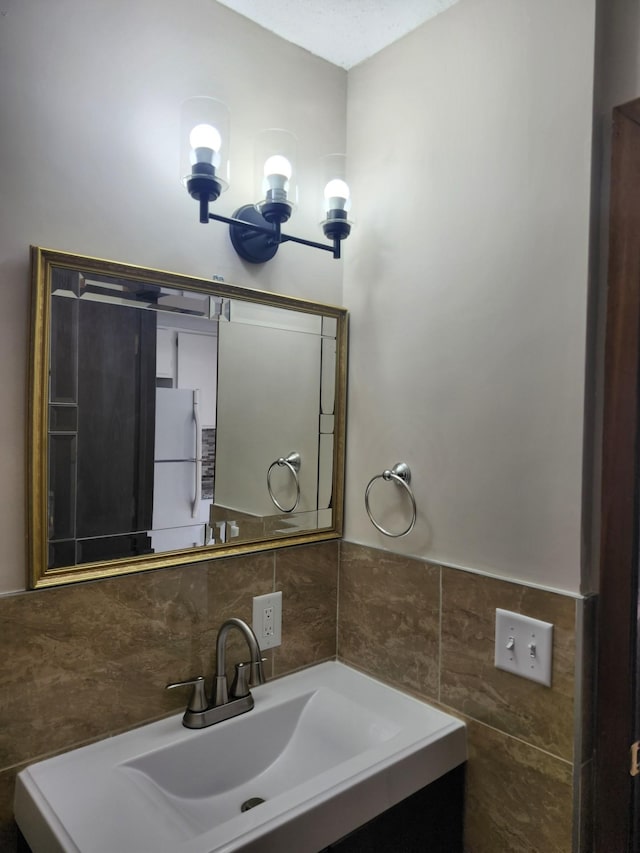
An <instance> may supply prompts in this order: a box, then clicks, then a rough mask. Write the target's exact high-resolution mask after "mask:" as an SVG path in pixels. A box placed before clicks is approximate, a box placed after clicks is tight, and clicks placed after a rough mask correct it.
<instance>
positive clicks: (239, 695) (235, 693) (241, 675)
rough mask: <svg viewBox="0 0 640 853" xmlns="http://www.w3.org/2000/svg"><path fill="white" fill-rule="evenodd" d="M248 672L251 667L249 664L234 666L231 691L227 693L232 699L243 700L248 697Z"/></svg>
mask: <svg viewBox="0 0 640 853" xmlns="http://www.w3.org/2000/svg"><path fill="white" fill-rule="evenodd" d="M250 671H251V665H250V664H249V663H237V664H236V674H235V677H234V679H233V681H232V682H231V690H230V691H229V695H230V696H231V697H232V698H233V699H243V698H244V697H245V696H248V695H249V693H250V690H249V673H250Z"/></svg>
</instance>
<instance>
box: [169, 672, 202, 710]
mask: <svg viewBox="0 0 640 853" xmlns="http://www.w3.org/2000/svg"><path fill="white" fill-rule="evenodd" d="M191 684H192V685H193V690H192V691H191V697H190V698H189V704H188V705H187V711H206V710H207V708H208V707H209V703H208V702H207V697H206V695H205V692H204V677H203V676H202V675H199V676H198V677H197V678H189V679H187V680H186V681H176V682H174V683H173V684H167V686H166V687H165V690H173V689H174V688H175V687H188V686H189V685H191Z"/></svg>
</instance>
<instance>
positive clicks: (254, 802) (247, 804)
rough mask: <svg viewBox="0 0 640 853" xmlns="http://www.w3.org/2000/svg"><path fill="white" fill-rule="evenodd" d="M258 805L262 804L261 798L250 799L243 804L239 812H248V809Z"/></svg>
mask: <svg viewBox="0 0 640 853" xmlns="http://www.w3.org/2000/svg"><path fill="white" fill-rule="evenodd" d="M260 803H264V800H263V799H262V797H251V798H250V799H248V800H245V801H244V803H243V804H242V805H241V806H240V811H241V812H248V811H249V809H252V808H254V807H255V806H259V805H260Z"/></svg>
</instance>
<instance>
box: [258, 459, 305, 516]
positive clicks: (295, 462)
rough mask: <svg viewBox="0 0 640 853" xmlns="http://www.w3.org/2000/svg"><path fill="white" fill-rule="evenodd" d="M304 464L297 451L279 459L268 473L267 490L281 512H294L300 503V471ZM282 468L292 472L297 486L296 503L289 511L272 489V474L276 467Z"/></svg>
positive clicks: (270, 466) (270, 467)
mask: <svg viewBox="0 0 640 853" xmlns="http://www.w3.org/2000/svg"><path fill="white" fill-rule="evenodd" d="M301 464H302V459H301V457H300V454H299V453H298V452H297V451H295V450H294V451H293V453H290V454H289V455H288V456H286V457H285V456H281V457H280V458H279V459H276V460H275V462H272V463H271V465H269V470H268V471H267V489H268V490H269V497H270V498H271V500H272V501H273V503H274V504H275V505H276V506H277V507H278V509H279V510H280V512H293V511H294V509H295V508H296V507H297V506H298V504H299V503H300V478H299V477H298V471H299V470H300V465H301ZM276 465H277V466H278V467H280V468H282V467H283V466H284V467H286V468H288V469H289V471H291V474H292V476H293V479H294V482H295V484H296V501H295V503H294V505H293V506H292V507H289V509H287V508H286V507H283V506H282V504H280V503H278V500H277V499H276V497H275V495H274V494H273V489H272V488H271V472H272V470H273V469H274V468H275V466H276Z"/></svg>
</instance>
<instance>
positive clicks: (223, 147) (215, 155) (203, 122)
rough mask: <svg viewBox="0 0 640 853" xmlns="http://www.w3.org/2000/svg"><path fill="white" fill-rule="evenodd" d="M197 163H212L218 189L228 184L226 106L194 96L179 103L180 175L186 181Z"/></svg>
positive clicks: (227, 122)
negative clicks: (180, 107)
mask: <svg viewBox="0 0 640 853" xmlns="http://www.w3.org/2000/svg"><path fill="white" fill-rule="evenodd" d="M198 163H206V164H208V165H210V166H213V168H214V170H215V177H216V180H217V181H218V182H219V183H220V187H221V189H222V190H226V189H227V187H228V186H229V171H230V170H229V110H228V108H227V106H226V104H224V103H222V101H218V100H216V99H215V98H209V97H205V96H198V97H194V98H189V99H188V100H186V101H185V102H184V103H183V105H182V110H181V116H180V179H181V180H182V183H183V184H185V185H186V183H187V181H188V180H189V178H191V177H192V175H193V172H194V167H196V166H197V164H198Z"/></svg>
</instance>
